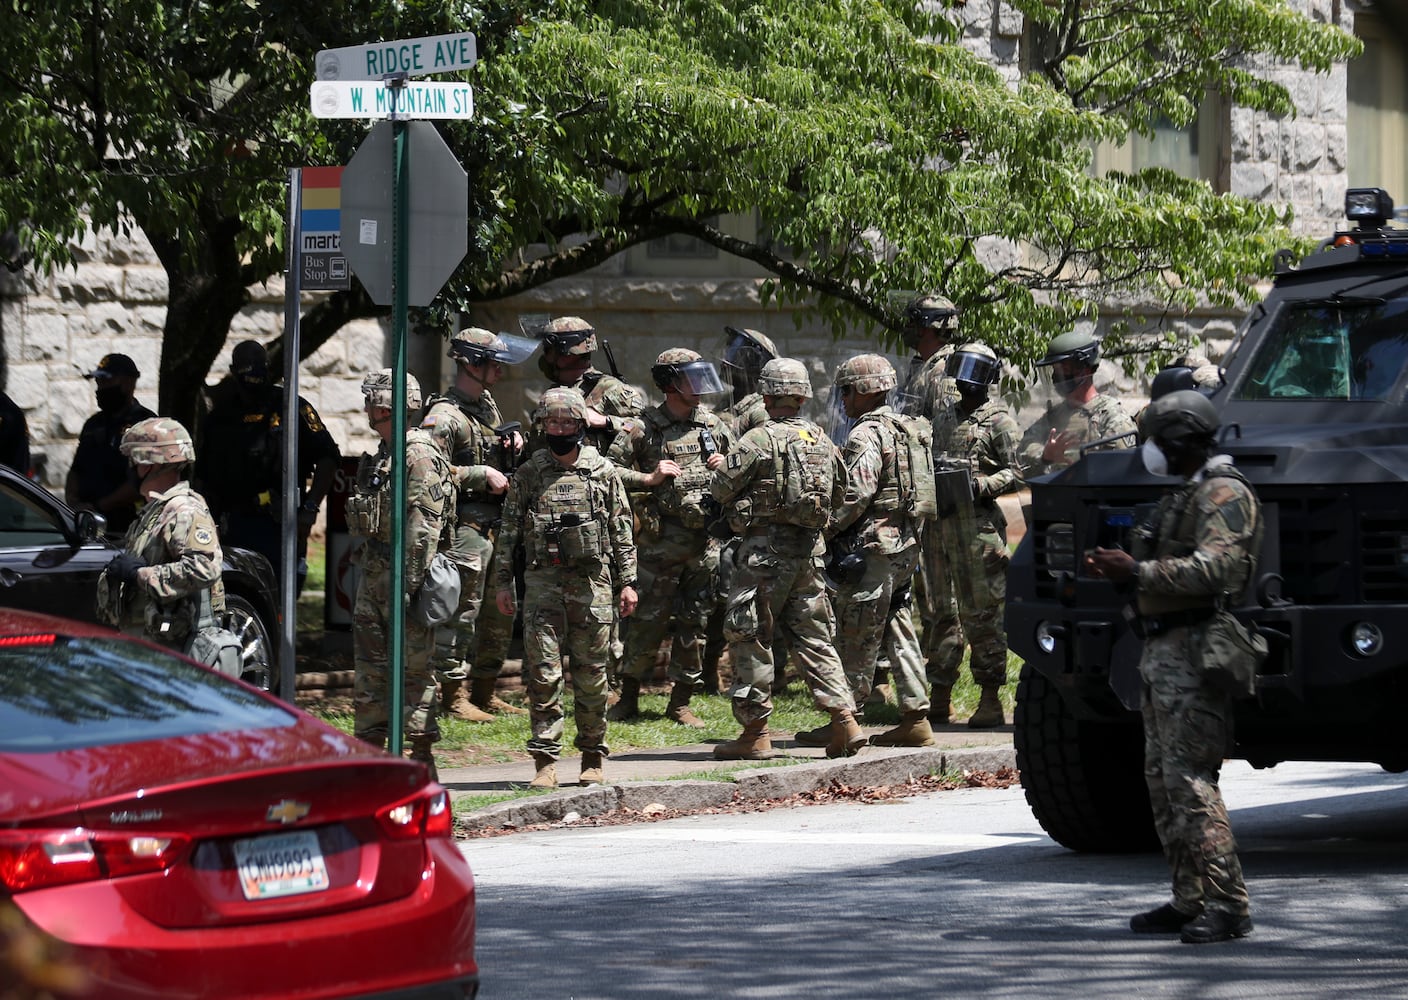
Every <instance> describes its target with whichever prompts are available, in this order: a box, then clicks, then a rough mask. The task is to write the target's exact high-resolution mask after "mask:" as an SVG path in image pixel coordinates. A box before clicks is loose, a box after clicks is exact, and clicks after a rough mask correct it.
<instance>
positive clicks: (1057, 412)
mask: <svg viewBox="0 0 1408 1000" xmlns="http://www.w3.org/2000/svg"><path fill="white" fill-rule="evenodd" d="M1099 364H1100V341H1099V340H1098V339H1097V338H1096V337H1095V336H1094V334H1090V333H1082V332H1080V331H1079V330H1072V331H1070V332H1069V333H1063V334H1061V335H1060V336H1059V337H1056V338H1055V339H1054V340H1052V341H1051V343H1050V344H1049V345H1048V346H1047V348H1046V354H1045V355H1044V356H1043V357H1042V359H1041V360H1040V361H1038V362H1037V367H1038V368H1046V367H1049V368H1050V369H1051V385H1052V388H1054V389H1055V390H1056V392H1057V394H1058V395H1060V397H1061V400H1060V402H1058V403H1055V404H1054V405H1052V406H1048V407H1047V409H1046V414H1045V415H1044V416H1042V417H1040V418H1038V419H1037V421H1036V422H1035V423H1033V424H1032V425H1031V426H1030V427H1028V428H1027V430H1026V433H1025V434H1023V435H1022V441H1021V452H1020V456H1019V457H1020V459H1021V462H1022V468H1023V470H1024V471H1025V473H1026V475H1028V476H1036V475H1042V474H1044V473H1048V472H1057V471H1059V470H1061V469H1064V468H1066V466H1068V465H1071V464H1073V463H1074V462H1075V460H1076V459H1078V458H1079V457H1080V449H1081V448H1082V447H1083V446H1085V445H1088V444H1091V443H1092V442H1095V441H1103V440H1105V439H1106V438H1115V437H1116V436H1117V435H1125V436H1124V437H1118V438H1117V439H1116V440H1114V441H1111V442H1110V443H1109V444H1107V445H1105V447H1107V448H1129V447H1132V446H1133V445H1134V444H1135V433H1134V421H1133V420H1132V419H1130V416H1129V414H1128V413H1126V412H1125V411H1124V407H1122V406H1120V404H1119V401H1118V400H1116V399H1114V398H1113V397H1111V396H1106V395H1105V394H1103V393H1100V392H1097V391H1096V390H1095V370H1096V368H1097V367H1098V366H1099Z"/></svg>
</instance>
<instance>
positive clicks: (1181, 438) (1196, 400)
mask: <svg viewBox="0 0 1408 1000" xmlns="http://www.w3.org/2000/svg"><path fill="white" fill-rule="evenodd" d="M1142 423H1143V431H1144V435H1145V437H1149V438H1154V439H1155V440H1157V441H1161V442H1165V443H1168V444H1181V443H1184V442H1188V441H1190V440H1193V439H1198V438H1203V439H1206V440H1208V441H1211V440H1212V438H1213V436H1214V435H1215V434H1216V433H1217V429H1218V428H1219V427H1220V426H1222V421H1221V419H1220V418H1219V417H1218V415H1217V408H1216V407H1215V406H1213V405H1212V401H1211V400H1209V399H1208V397H1207V396H1204V395H1203V394H1202V393H1201V392H1198V391H1197V390H1196V389H1176V390H1174V391H1173V392H1170V393H1168V394H1167V395H1164V396H1160V397H1159V398H1158V399H1156V400H1154V401H1153V402H1152V403H1150V404H1149V408H1148V409H1147V410H1145V411H1144V419H1143V422H1142Z"/></svg>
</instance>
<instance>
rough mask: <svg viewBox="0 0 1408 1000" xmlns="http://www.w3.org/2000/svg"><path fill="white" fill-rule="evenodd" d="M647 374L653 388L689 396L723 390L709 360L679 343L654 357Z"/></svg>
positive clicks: (722, 385) (717, 374)
mask: <svg viewBox="0 0 1408 1000" xmlns="http://www.w3.org/2000/svg"><path fill="white" fill-rule="evenodd" d="M650 377H651V379H652V380H653V381H654V382H655V385H656V388H659V389H661V390H663V391H665V392H669V391H670V390H671V389H674V390H677V391H679V392H682V393H688V394H690V395H693V396H707V395H709V394H711V393H715V392H723V391H724V384H723V383H722V382H721V381H719V373H718V371H717V370H716V369H715V368H714V365H713V362H710V361H705V360H704V359H703V358H702V357H701V356H700V355H699V354H697V353H696V352H694V351H691V350H687V349H685V348H683V347H675V348H671V349H670V350H668V351H665V352H663V353H662V354H661V355H660V356H659V357H658V358H656V359H655V364H653V365H652V366H651V368H650Z"/></svg>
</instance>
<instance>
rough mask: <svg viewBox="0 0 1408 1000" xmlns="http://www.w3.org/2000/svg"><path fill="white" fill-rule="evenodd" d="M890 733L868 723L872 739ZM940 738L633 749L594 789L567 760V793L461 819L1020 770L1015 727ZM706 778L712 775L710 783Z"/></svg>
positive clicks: (698, 801) (501, 774)
mask: <svg viewBox="0 0 1408 1000" xmlns="http://www.w3.org/2000/svg"><path fill="white" fill-rule="evenodd" d="M883 729H884V727H881V726H871V727H865V731H866V733H867V735H872V736H873V735H875V734H876V733H879V732H882V731H883ZM934 737H935V740H936V741H937V742H936V745H935V746H932V747H921V748H915V749H910V748H891V747H866V748H865V749H864V750H862V751H861V752H860V753H859V754H857V755H856V756H855V757H848V758H842V759H839V760H827V758H826V754H825V752H824V751H823V750H822V749H821V748H819V747H816V748H814V747H799V746H797V745H796V743H795V742H794V741H793V739H792V738H791V736H790V735H789V736H787V737H785V738H781V739H778V738H774V740H773V747H774V748H775V750H776V752H777V757H776V758H775V759H773V760H769V761H764V762H752V761H718V760H715V759H714V756H713V753H714V744H712V743H697V744H692V745H689V746H675V747H657V748H648V749H635V750H626V751H622V752H620V753H613V754H612V755H611V756H610V757H608V758H607V759H606V764H605V772H606V780H607V784H602V785H594V786H590V787H587V788H581V787H578V786H577V785H576V775H577V768H578V766H579V764H578V759H577V758H576V757H575V756H572V757H565V758H564V759H563V760H562V761H560V762H559V763H558V780H559V781H561V782H563V787H560V788H559V790H558V791H556V792H549V793H543V794H538V795H532V796H526V797H523V798H520V799H515V800H512V801H509V802H500V803H496V804H494V805H490V806H486V807H485V808H483V809H478V810H475V811H474V812H471V813H467V814H464V815H461V816H460V817H459V819H460V822H461V824H462V825H463V826H464V827H466V828H468V829H471V830H488V829H514V828H521V827H524V826H530V825H532V824H535V823H554V822H559V821H561V820H562V819H563V818H564V817H565V816H567V815H568V814H569V813H576V814H577V815H578V816H583V817H585V816H597V815H602V814H604V813H610V812H613V811H615V810H618V809H627V810H634V811H636V812H642V811H647V812H657V811H660V810H663V809H680V810H693V809H703V808H708V807H711V806H720V805H724V804H726V803H728V802H730V801H732V800H734V799H735V798H744V799H773V798H782V797H785V796H788V795H794V794H796V793H798V792H806V791H811V790H814V789H818V788H827V787H830V786H831V785H832V784H833V783H839V784H842V785H845V786H848V787H872V788H873V787H880V786H883V785H897V784H902V783H903V782H905V781H908V780H909V779H910V778H911V777H916V776H924V775H929V774H938V773H944V772H961V771H997V770H1000V769H1001V768H1004V767H1015V766H1016V757H1015V753H1014V751H1013V748H1012V727H1011V726H1010V725H1008V726H1002V727H1000V728H997V729H986V730H972V729H969V728H968V727H967V726H964V725H961V724H960V725H949V726H943V727H940V728H939V729H936V730H935V732H934ZM706 774H708V775H710V777H709V778H705V777H703V776H704V775H706ZM681 775H698V776H700V777H696V778H681V777H680V776H681ZM532 776H533V765H532V763H531V762H529V761H515V762H512V763H508V764H486V765H482V766H479V767H444V768H441V769H440V783H441V784H443V785H445V786H446V787H447V788H448V789H450V795H451V797H452V798H461V797H463V796H465V795H476V794H484V793H486V792H495V791H508V790H513V789H522V788H525V787H526V786H527V784H528V782H529V781H530V780H531V778H532ZM671 779H674V780H671Z"/></svg>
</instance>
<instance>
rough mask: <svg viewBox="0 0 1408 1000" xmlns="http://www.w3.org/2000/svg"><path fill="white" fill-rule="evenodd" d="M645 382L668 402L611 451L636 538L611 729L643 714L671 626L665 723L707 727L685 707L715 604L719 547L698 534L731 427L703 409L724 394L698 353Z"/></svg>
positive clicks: (669, 357) (667, 357) (674, 358)
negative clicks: (634, 581)
mask: <svg viewBox="0 0 1408 1000" xmlns="http://www.w3.org/2000/svg"><path fill="white" fill-rule="evenodd" d="M650 376H651V378H652V379H653V380H654V381H655V384H656V386H658V387H659V388H660V389H661V390H662V391H663V392H664V393H665V401H664V402H662V403H661V404H660V405H659V406H652V407H651V408H650V409H648V410H646V411H645V413H643V414H642V415H641V417H640V419H639V421H634V420H633V421H631V426H630V427H629V428H628V429H627V430H625V431H622V432H621V434H620V435H619V436H618V437H617V438H616V441H615V443H614V444H612V446H611V456H610V457H611V459H612V461H613V462H615V463H616V464H617V465H618V466H620V467H621V469H620V476H621V482H622V483H624V484H625V487H626V492H627V493H629V494H630V495H631V503H632V506H633V508H634V510H635V514H636V519H637V521H638V522H639V524H640V533H639V535H638V536H637V538H636V548H637V560H638V569H639V574H640V576H639V583H640V594H641V601H640V607H639V608H638V609H637V614H636V616H635V618H634V619H633V620H632V622H631V627H630V629H629V630H628V631H627V633H626V655H625V658H624V659H623V661H622V664H623V665H622V668H621V700H620V701H618V702H617V703H616V705H615V707H613V708H612V709H611V712H610V713H609V717H610V718H611V720H612V721H625V720H629V719H634V718H636V717H637V716H638V715H639V714H640V705H639V698H640V686H641V682H642V681H643V680H645V678H646V676H647V675H648V674H649V673H650V672H651V671H652V670H653V669H654V667H655V658H656V654H657V653H658V651H659V649H660V643H661V641H662V640H663V639H664V638H665V633H666V630H667V629H668V628H669V627H670V624H671V622H672V621H673V622H674V625H675V640H674V643H673V647H674V648H673V650H672V652H671V656H670V681H671V688H670V703H669V706H668V707H667V708H666V709H665V716H666V718H668V719H671V720H673V721H674V722H678V723H680V724H681V725H684V726H691V727H693V728H695V729H702V728H704V723H703V722H702V721H701V720H700V719H699V717H698V716H696V715H695V714H694V713H693V712H691V711H690V709H689V701H690V697H691V695H692V694H693V693H694V691H695V690H696V689H697V688H701V687H703V679H702V675H701V654H702V650H703V645H704V631H705V623H706V620H707V618H708V615H709V610H710V607H711V605H712V603H713V601H712V599H713V592H714V577H715V574H716V573H717V571H718V568H719V545H718V543H717V542H716V541H715V540H714V539H711V538H710V537H709V535H708V533H707V532H706V531H705V530H704V524H705V521H706V519H707V515H706V512H705V499H706V498H707V497H708V496H709V481H710V479H712V472H713V470H715V469H717V468H718V467H719V466H721V465H723V463H724V455H725V454H726V453H727V452H728V450H729V448H730V447H731V446H732V443H733V438H732V436H731V435H730V433H729V429H728V426H727V425H726V424H725V423H724V421H723V420H721V419H720V418H719V417H718V416H717V415H715V414H714V413H711V412H709V410H707V409H704V408H702V407H701V406H700V405H699V403H700V398H701V397H702V396H704V395H710V394H713V393H716V392H722V391H723V388H724V387H723V383H722V382H720V381H719V375H718V372H717V371H715V370H714V366H713V365H712V364H710V363H709V362H708V361H705V360H704V359H703V358H701V357H700V356H699V355H698V354H696V353H695V352H694V351H689V350H685V349H683V348H674V349H671V350H668V351H665V352H664V353H663V354H661V355H660V356H659V357H658V358H656V359H655V365H654V366H653V367H652V368H651V369H650Z"/></svg>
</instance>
